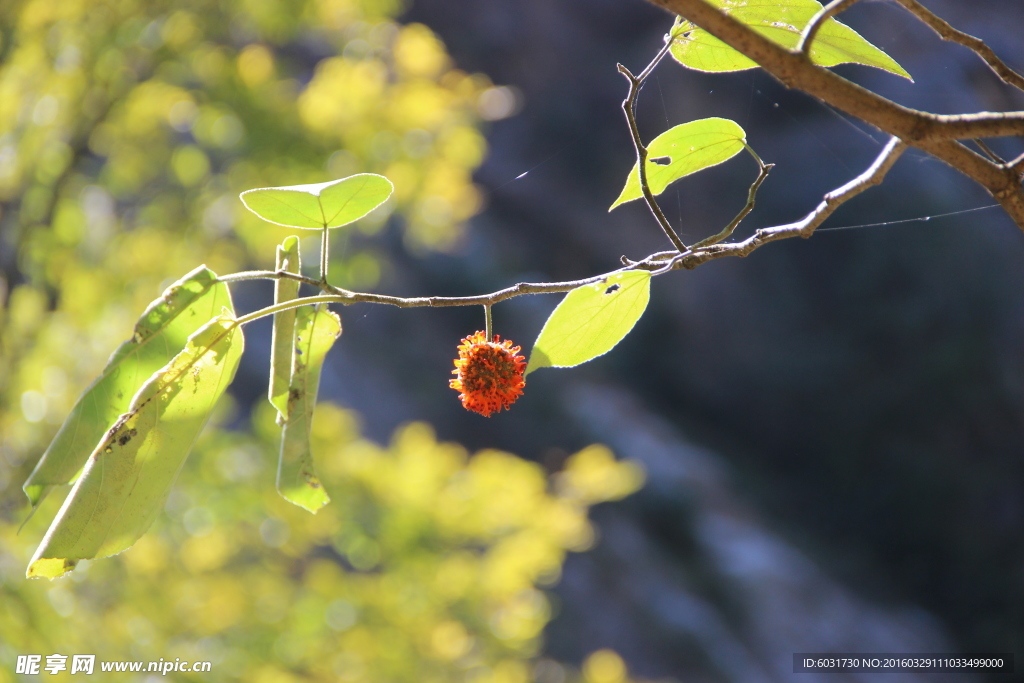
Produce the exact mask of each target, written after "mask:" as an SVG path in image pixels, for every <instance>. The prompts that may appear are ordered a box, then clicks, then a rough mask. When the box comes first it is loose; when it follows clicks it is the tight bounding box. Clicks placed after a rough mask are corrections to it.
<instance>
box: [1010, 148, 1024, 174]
mask: <svg viewBox="0 0 1024 683" xmlns="http://www.w3.org/2000/svg"><path fill="white" fill-rule="evenodd" d="M1006 167H1007V168H1008V169H1010V171H1012V172H1013V173H1015V174H1016V175H1017V179H1018V180H1024V178H1022V177H1021V176H1024V154H1021V155H1020V156H1019V157H1017V158H1016V159H1014V160H1013V161H1010V162H1008V163H1007V164H1006Z"/></svg>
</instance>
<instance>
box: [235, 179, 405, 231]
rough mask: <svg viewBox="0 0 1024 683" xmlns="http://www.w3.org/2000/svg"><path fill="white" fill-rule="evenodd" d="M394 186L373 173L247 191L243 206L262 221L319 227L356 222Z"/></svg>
mask: <svg viewBox="0 0 1024 683" xmlns="http://www.w3.org/2000/svg"><path fill="white" fill-rule="evenodd" d="M393 189H394V186H393V185H392V184H391V181H390V180H388V179H387V178H385V177H384V176H381V175H376V174H374V173H359V174H357V175H354V176H349V177H348V178H341V179H340V180H332V181H330V182H327V183H318V184H316V185H289V186H287V187H262V188H259V189H255V190H247V191H245V192H243V193H242V194H241V195H240V196H241V198H242V203H244V204H245V206H246V208H247V209H249V210H250V211H252V212H253V213H254V214H256V215H257V216H259V217H260V218H262V219H263V220H265V221H270V222H271V223H277V224H278V225H285V226H288V227H290V228H305V229H308V230H322V229H323V228H325V227H326V228H337V227H339V226H342V225H348V224H349V223H351V222H353V221H357V220H359V219H360V218H362V217H363V216H365V215H366V214H368V213H370V212H371V211H373V210H374V209H376V208H377V207H378V206H380V205H381V204H383V203H384V202H385V201H386V200H387V198H388V197H390V196H391V191H392V190H393Z"/></svg>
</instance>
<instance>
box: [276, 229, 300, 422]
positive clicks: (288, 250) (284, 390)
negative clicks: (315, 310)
mask: <svg viewBox="0 0 1024 683" xmlns="http://www.w3.org/2000/svg"><path fill="white" fill-rule="evenodd" d="M275 269H276V270H284V271H287V272H289V273H300V272H302V262H301V260H300V257H299V238H298V237H295V236H294V235H292V236H291V237H288V238H286V239H285V241H284V243H283V244H281V245H280V246H278V248H277V266H276V268H275ZM298 295H299V283H298V282H296V281H295V280H286V279H284V278H280V279H278V280H277V282H275V283H274V303H275V304H279V303H283V302H285V301H291V300H292V299H294V298H295V297H297V296H298ZM294 339H295V309H294V308H289V309H288V310H287V311H281V312H280V313H275V314H274V331H273V333H272V335H271V342H270V349H271V351H270V388H269V397H270V403H271V405H273V406H274V407H275V408H277V412H278V414H279V416H280V417H279V419H284V418H287V417H288V382H289V380H290V379H291V374H292V348H293V346H294V344H293V342H294Z"/></svg>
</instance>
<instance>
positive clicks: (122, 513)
mask: <svg viewBox="0 0 1024 683" xmlns="http://www.w3.org/2000/svg"><path fill="white" fill-rule="evenodd" d="M243 347H244V341H243V338H242V330H241V327H240V326H239V325H238V324H236V322H235V320H234V318H233V316H232V315H231V313H230V312H229V311H227V310H225V311H224V312H223V313H222V314H221V315H219V316H218V317H216V318H214V319H213V320H211V321H209V322H208V323H207V324H206V325H204V326H203V327H201V328H199V329H198V330H197V331H196V332H195V333H194V334H192V335H191V336H190V337H189V338H188V341H187V342H186V343H185V347H184V349H183V350H182V351H180V352H179V353H178V354H177V355H176V356H174V358H173V359H172V360H171V361H170V362H169V363H168V364H167V365H166V366H164V367H163V368H161V369H160V370H159V371H157V372H156V373H155V374H154V375H153V376H152V377H150V378H149V380H148V381H147V382H146V383H145V384H144V385H143V386H142V388H141V389H139V391H138V393H136V394H135V396H134V397H133V398H132V401H131V404H130V405H129V407H128V412H126V413H124V414H123V415H121V417H120V418H118V419H117V421H116V422H115V423H114V424H113V426H112V427H111V428H110V429H109V430H108V431H107V433H106V435H105V436H104V437H103V438H102V439H101V440H100V442H99V444H98V445H97V446H96V448H95V450H93V452H92V455H90V456H89V460H88V462H86V464H85V469H84V470H83V471H82V476H80V477H79V478H78V481H76V482H75V486H74V488H72V489H71V493H70V494H68V497H67V498H66V499H65V500H64V504H63V505H62V506H61V508H60V511H59V512H58V513H57V517H56V518H55V519H54V520H53V523H52V524H50V528H49V530H47V532H46V536H45V537H44V538H43V541H42V543H40V544H39V548H38V549H37V550H36V552H35V555H33V557H32V560H31V562H30V563H29V567H28V576H29V577H30V578H31V577H46V578H50V579H52V578H56V577H58V576H61V575H63V574H65V573H67V572H69V571H71V570H72V569H74V567H75V565H76V564H77V563H78V562H79V561H80V560H86V559H93V558H98V557H107V556H109V555H115V554H117V553H119V552H121V551H123V550H126V549H128V548H130V547H131V546H132V545H133V544H134V543H135V541H137V540H138V539H139V537H141V536H142V534H144V533H145V532H146V530H147V529H148V528H149V526H150V524H152V523H153V520H154V519H155V518H156V516H157V514H159V512H160V511H161V510H162V509H163V506H164V502H165V501H166V500H167V495H168V494H169V493H170V490H171V486H172V485H173V484H174V480H175V479H176V478H177V476H178V472H179V471H180V470H181V467H182V465H183V464H184V462H185V458H186V456H188V453H189V451H190V450H191V449H192V444H193V443H194V442H195V440H196V437H197V436H199V432H200V431H202V429H203V426H204V425H205V424H206V421H207V420H208V419H209V417H210V413H211V412H212V411H213V407H214V404H216V403H217V400H218V399H219V398H220V397H221V395H222V394H223V393H224V390H225V389H226V388H227V386H228V384H230V383H231V380H232V378H233V377H234V375H235V370H236V369H237V368H238V361H239V359H240V358H241V356H242V350H243Z"/></svg>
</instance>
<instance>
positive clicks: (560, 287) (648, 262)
mask: <svg viewBox="0 0 1024 683" xmlns="http://www.w3.org/2000/svg"><path fill="white" fill-rule="evenodd" d="M904 149H906V144H905V143H903V142H901V141H900V140H899V139H898V138H895V137H894V138H892V139H891V140H890V141H889V143H888V144H887V145H886V146H885V149H883V150H882V153H881V154H880V155H879V156H878V158H877V159H875V161H874V163H873V164H871V166H870V167H869V168H868V169H867V170H866V171H864V173H862V174H861V175H859V176H857V177H856V178H854V179H853V180H851V181H850V182H848V183H847V184H846V185H843V186H842V187H840V188H838V189H836V190H833V191H832V192H829V193H828V194H826V195H825V198H824V200H823V201H822V202H821V203H820V204H819V205H818V206H817V207H816V208H815V209H814V211H812V212H811V213H809V214H808V215H807V216H805V217H804V218H803V220H800V221H797V222H796V223H789V224H786V225H780V226H776V227H772V228H761V229H760V230H758V231H757V232H756V233H754V235H753V236H752V237H750V238H748V239H746V240H744V241H743V242H735V243H730V244H712V245H708V246H706V247H702V248H701V249H687V250H685V251H682V252H675V251H661V252H656V253H654V254H651V255H650V256H648V257H647V258H645V259H643V260H641V261H630V262H629V264H628V265H626V266H625V267H623V268H618V269H616V270H613V271H610V272H607V273H602V274H601V275H594V276H592V277H588V278H583V279H582V280H568V281H565V282H520V283H518V284H515V285H512V286H511V287H506V288H505V289H499V290H498V291H496V292H491V293H490V294H480V295H478V296H461V297H459V296H429V297H427V296H421V297H411V298H405V297H398V296H388V295H386V294H371V293H368V292H350V291H348V290H344V289H339V288H337V287H332V286H331V285H326V284H321V283H319V282H317V281H316V280H312V279H311V278H308V277H305V276H302V275H299V274H298V273H290V272H288V271H286V270H277V271H274V270H254V271H248V272H244V273H234V274H232V275H225V276H222V277H220V278H219V280H220V281H221V282H237V281H240V280H256V279H269V280H274V279H279V278H288V279H291V280H296V281H298V282H304V283H306V284H311V285H314V286H318V287H321V288H322V289H324V291H328V292H330V293H329V294H326V295H321V296H311V297H305V298H302V299H293V300H291V301H288V302H284V303H282V304H276V305H274V306H269V307H267V308H264V309H261V310H259V311H255V312H253V313H249V314H247V315H245V316H242V317H241V318H239V319H238V320H239V323H241V324H245V323H247V322H251V321H252V320H256V319H257V318H260V317H263V316H267V315H271V314H273V313H277V312H279V311H281V310H286V309H288V308H295V307H297V306H305V305H307V304H314V303H322V302H323V303H339V304H344V305H346V306H347V305H349V304H355V303H371V304H386V305H389V306H397V307H399V308H421V307H426V306H429V307H446V306H480V305H482V306H485V307H489V306H492V305H494V304H496V303H498V302H500V301H505V300H506V299H511V298H513V297H517V296H523V295H525V294H556V293H560V292H569V291H572V290H573V289H576V288H577V287H582V286H584V285H590V284H594V283H595V282H603V281H605V280H607V278H609V277H611V276H612V275H615V274H617V273H622V272H626V271H629V270H640V269H642V270H649V271H651V276H652V277H653V276H655V275H663V274H665V273H667V272H669V271H672V270H678V269H679V268H687V269H690V268H695V267H697V266H699V265H700V264H702V263H704V262H706V261H710V260H712V259H717V258H722V257H723V256H746V255H747V254H749V253H750V252H752V251H754V250H755V249H757V248H758V247H760V246H762V245H764V244H767V243H768V242H774V241H775V240H781V239H787V238H790V237H810V236H811V234H812V233H813V232H814V230H815V228H817V227H818V226H819V225H821V223H822V222H823V221H824V220H825V219H826V218H828V217H829V216H830V215H831V214H832V212H833V211H835V210H836V209H837V208H838V207H839V206H840V205H842V204H843V203H845V202H847V201H849V200H850V199H852V198H853V197H856V196H857V195H858V194H860V193H861V192H863V191H864V190H866V189H868V188H869V187H872V186H874V185H878V184H880V183H881V182H882V178H884V177H885V174H886V173H887V172H888V171H889V169H890V168H892V165H893V164H894V163H896V159H898V158H899V156H900V154H902V153H903V150H904ZM1021 165H1022V166H1024V159H1022V160H1021ZM765 166H766V167H768V168H770V165H769V164H765Z"/></svg>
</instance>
